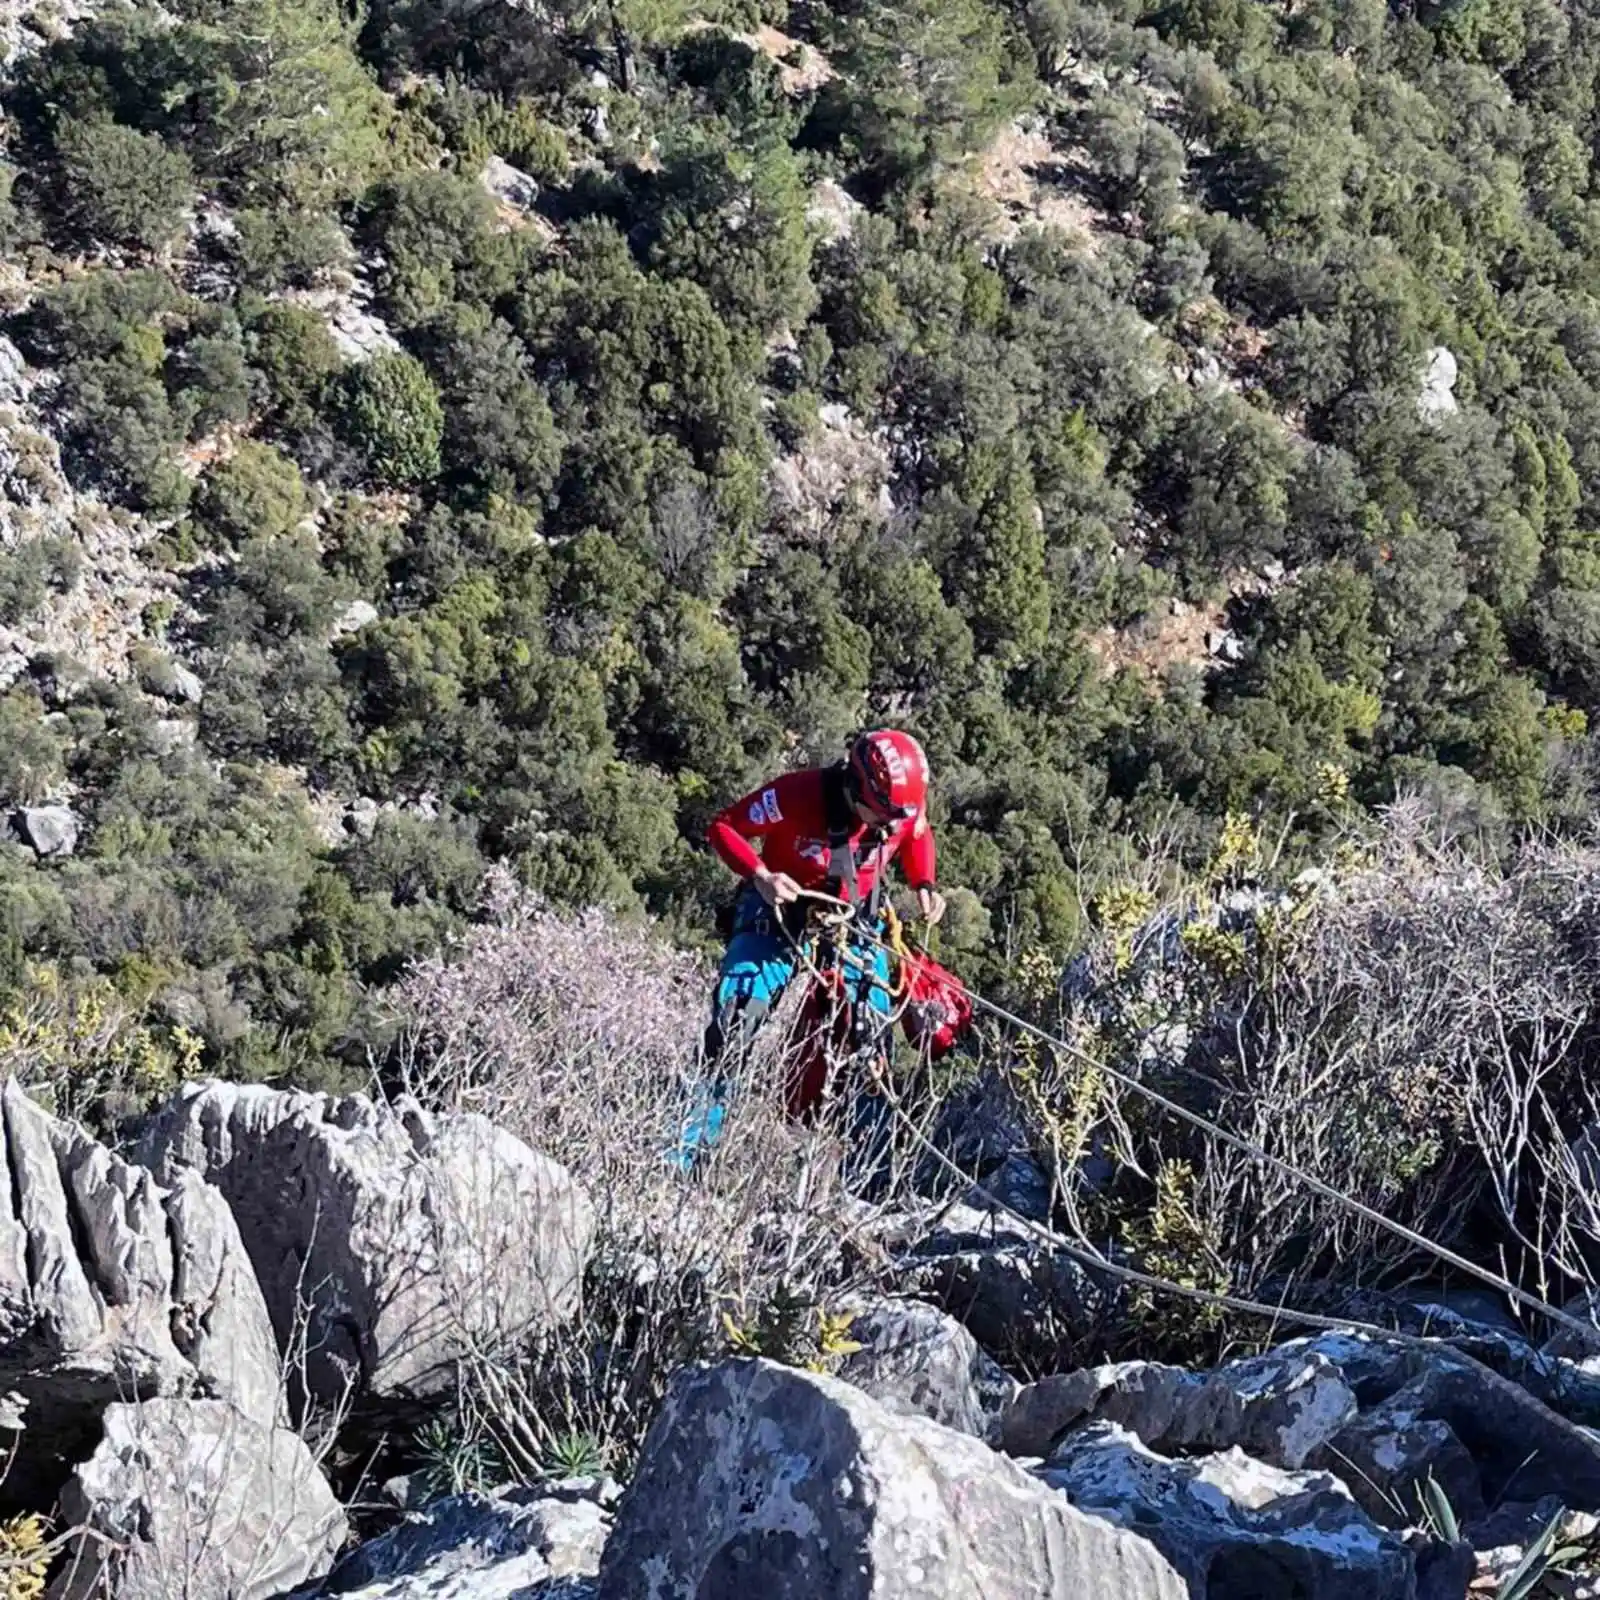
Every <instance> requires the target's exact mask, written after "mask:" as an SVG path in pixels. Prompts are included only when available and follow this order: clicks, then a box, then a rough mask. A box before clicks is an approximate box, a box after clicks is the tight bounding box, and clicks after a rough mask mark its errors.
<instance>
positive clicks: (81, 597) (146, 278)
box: [0, 0, 1600, 1104]
mask: <svg viewBox="0 0 1600 1600" xmlns="http://www.w3.org/2000/svg"><path fill="white" fill-rule="evenodd" d="M6 26H7V32H6V34H5V36H4V38H5V50H6V52H7V57H8V60H9V66H8V67H7V79H6V83H5V88H4V103H5V109H6V136H7V152H8V153H7V159H8V161H9V167H8V168H7V175H8V176H7V182H8V189H9V195H10V198H9V200H8V201H7V202H6V204H5V205H4V207H3V210H0V231H3V234H4V242H5V244H6V253H7V265H6V268H5V275H4V278H3V293H4V307H5V311H6V330H5V331H6V335H7V338H8V339H9V341H10V343H8V344H6V345H0V375H3V384H0V387H3V391H4V392H3V395H0V399H3V401H4V409H3V410H0V430H3V432H0V451H3V453H0V468H3V472H4V489H5V493H4V499H5V502H6V503H5V506H4V515H3V517H0V545H3V550H0V627H3V629H4V630H5V631H4V633H3V634H0V678H3V680H4V682H5V684H6V688H5V691H4V694H3V696H0V802H3V803H4V804H5V805H6V806H7V807H8V808H15V807H27V806H36V805H39V804H41V803H46V802H55V803H65V804H66V805H68V806H70V808H71V809H72V812H73V813H74V819H75V821H76V824H77V833H76V845H75V853H72V854H70V855H67V854H58V855H56V856H54V857H51V858H48V859H47V858H43V857H41V856H40V855H39V852H38V851H37V850H36V849H34V848H33V847H32V846H30V845H29V844H27V843H25V842H22V841H24V840H25V839H28V838H34V840H35V842H36V843H37V842H38V839H39V838H42V837H44V835H42V834H36V833H33V832H30V828H29V825H28V824H27V823H26V822H25V821H23V822H20V823H19V824H18V825H17V826H18V832H19V842H18V843H17V844H15V845H14V846H6V847H4V848H3V850H0V917H3V926H4V929H5V934H6V940H7V943H6V946H5V951H6V953H5V957H4V960H3V961H0V986H3V987H4V988H5V990H6V992H7V993H9V994H10V995H11V996H12V998H13V1001H14V1010H15V1012H16V1015H15V1016H14V1017H13V1019H12V1024H11V1026H10V1029H9V1031H8V1033H7V1034H6V1036H5V1043H6V1044H7V1045H8V1047H9V1046H11V1045H13V1044H16V1045H18V1047H20V1046H21V1045H23V1044H25V1045H26V1047H27V1048H28V1049H30V1050H33V1051H34V1052H35V1053H36V1054H37V1052H38V1051H39V1050H41V1049H44V1048H46V1043H48V1048H49V1049H50V1050H51V1051H53V1052H55V1056H56V1057H57V1058H59V1061H60V1063H61V1069H60V1070H61V1071H62V1072H63V1073H64V1074H66V1075H67V1076H68V1077H74V1076H76V1078H77V1079H79V1080H82V1081H84V1082H92V1083H93V1084H94V1086H95V1087H94V1088H93V1090H92V1091H86V1094H88V1096H89V1098H91V1099H93V1098H96V1097H100V1098H102V1099H103V1098H104V1096H105V1094H106V1093H107V1087H106V1086H108V1085H109V1086H110V1093H111V1095H112V1098H113V1100H114V1101H115V1102H116V1103H117V1104H122V1103H125V1102H126V1100H127V1098H128V1097H130V1096H131V1097H133V1098H139V1097H142V1096H145V1095H147V1094H148V1093H149V1092H150V1090H151V1089H153V1088H155V1087H158V1086H159V1085H160V1084H161V1083H162V1082H163V1081H164V1080H165V1079H166V1078H167V1077H168V1076H170V1074H171V1073H172V1072H173V1071H174V1070H175V1068H176V1067H178V1066H179V1065H181V1064H183V1063H186V1062H192V1061H198V1060H201V1059H204V1060H205V1061H206V1062H207V1063H208V1064H209V1065H210V1066H212V1067H215V1068H218V1069H220V1070H223V1071H227V1072H247V1073H270V1074H289V1075H292V1076H296V1077H299V1078H302V1079H310V1080H314V1081H317V1080H327V1079H329V1078H331V1077H337V1076H338V1075H339V1074H340V1073H341V1072H342V1071H344V1070H345V1069H346V1068H347V1067H348V1066H351V1065H354V1064H357V1063H360V1062H363V1061H365V1060H366V1059H367V1058H368V1052H369V1050H371V1049H372V1048H374V1047H377V1048H381V1047H382V1043H383V1038H384V1034H383V1025H382V1023H381V1021H380V1020H379V1018H378V1016H377V1013H376V1011H375V1008H374V1004H373V1000H374V996H375V995H376V994H377V993H378V992H379V991H381V989H382V988H383V986H384V985H385V984H387V983H388V982H390V981H391V980H392V979H393V977H394V976H395V975H396V974H397V973H398V972H399V971H400V970H401V969H402V967H403V966H404V964H405V963H406V962H407V960H409V959H410V957H411V956H413V955H414V954H416V953H417V952H420V951H423V950H428V949H432V948H436V947H437V946H438V944H439V943H440V941H441V940H442V939H443V937H444V936H445V935H446V934H447V933H448V932H449V931H450V930H451V929H453V928H455V927H458V926H459V925H460V924H461V922H462V921H463V920H464V919H465V918H467V917H469V916H470V915H471V913H472V908H473V904H474V897H475V895H476V893H477V885H478V882H479V880H480V877H481V873H482V869H483V866H484V864H485V862H486V861H488V860H490V859H503V860H505V861H508V862H509V863H511V864H512V865H513V866H514V868H515V870H516V872H517V873H518V874H519V876H521V877H522V878H523V879H524V881H526V882H527V883H529V884H531V885H532V886H534V887H536V888H538V889H540V890H542V891H544V892H546V893H548V894H549V895H551V896H552V897H554V898H555V899H557V900H560V901H569V902H575V903H588V902H595V901H609V902H613V903H615V904H618V905H621V906H624V907H636V908H647V909H648V910H650V911H651V912H653V913H655V914H657V915H659V916H661V917H663V918H665V919H666V921H667V923H668V926H669V928H670V929H671V930H672V931H674V932H675V933H677V934H680V935H682V936H686V937H690V938H704V937H705V936H706V935H707V933H708V931H709V928H710V925H711V917H712V907H713V904H714V902H715V899H716V897H717V896H718V894H719V893H720V892H721V888H722V885H721V882H720V879H719V877H718V874H717V872H716V870H715V869H714V868H713V867H712V866H711V865H710V864H709V863H708V861H707V859H706V857H705V854H704V853H703V851H701V850H700V848H699V846H698V843H697V841H698V837H699V834H700V830H701V828H702V827H703V824H704V821H705V818H706V816H707V814H708V811H709V808H710V807H711V806H712V805H713V804H714V803H715V802H717V801H718V800H719V799H720V798H722V797H724V796H726V795H728V794H730V793H733V792H737V791H738V790H739V789H740V788H741V786H743V785H745V784H746V783H747V782H749V781H750V780H752V779H753V778H754V777H755V776H756V775H758V774H759V773H761V772H763V771H766V770H770V769H771V768H772V767H774V766H777V765H781V764H783V763H785V762H788V761H792V760H802V759H815V758H818V757H825V756H827V755H828V754H830V753H831V752H832V751H833V750H834V749H835V748H836V747H837V743H838V741H839V739H840V738H841V737H842V736H843V735H844V733H845V732H846V731H847V730H848V729H850V728H852V727H854V726H857V725H859V723H860V722H862V721H864V720H867V719H871V718H878V717H884V716H891V715H892V716H894V717H896V718H897V719H900V720H903V721H905V722H906V723H907V724H908V725H910V726H911V727H912V728H914V729H915V730H916V731H917V732H918V733H919V735H921V736H922V737H923V738H924V739H925V741H926V743H927V745H928V747H929V750H930V752H931V754H932V756H933V759H934V763H935V767H936V772H937V777H938V781H939V810H938V812H937V814H936V821H937V823H938V825H939V829H940V834H941V842H942V845H943V849H944V862H945V866H944V876H945V878H946V880H947V881H948V882H949V883H950V884H951V885H952V886H953V887H956V888H958V889H959V890H960V891H961V893H959V894H958V895H957V897H956V901H955V905H954V909H953V914H952V917H951V921H950V925H949V929H948V936H947V941H946V946H945V949H946V953H947V954H948V955H949V956H950V957H951V958H952V959H953V960H955V961H957V962H958V963H960V964H963V965H964V967H965V969H966V970H968V971H969V972H970V973H972V974H973V975H975V976H977V977H979V978H980V979H985V980H988V979H992V978H995V977H997V976H998V975H1000V974H1003V973H1004V972H1005V971H1006V970H1007V969H1008V967H1009V965H1010V963H1011V961H1012V959H1013V958H1014V957H1015V956H1016V955H1018V954H1019V953H1021V952H1023V951H1026V950H1028V949H1032V948H1042V949H1043V950H1045V951H1047V952H1050V953H1052V954H1054V955H1061V954H1064V953H1065V952H1066V951H1068V950H1069V949H1071V948H1072V947H1073V946H1074V945H1075V944H1076V943H1077V942H1078V940H1079V938H1080V935H1081V932H1082V916H1083V913H1082V911H1081V909H1080V908H1081V907H1082V906H1083V905H1085V904H1087V903H1088V901H1089V900H1090V898H1091V897H1092V894H1093V892H1094V890H1095V889H1096V888H1097V887H1098V886H1099V885H1100V884H1101V883H1102V882H1103V881H1105V880H1106V878H1107V877H1108V876H1109V875H1110V874H1112V873H1114V872H1115V870H1116V869H1117V867H1118V865H1119V864H1120V863H1121V862H1122V861H1123V860H1124V859H1125V858H1126V856H1127V854H1128V853H1129V852H1130V851H1132V850H1136V849H1137V848H1138V847H1137V845H1136V844H1135V843H1134V841H1136V840H1137V838H1138V837H1139V835H1140V833H1141V831H1150V830H1155V829H1160V830H1162V831H1163V832H1164V834H1165V835H1166V836H1167V837H1168V838H1169V839H1170V840H1173V841H1175V842H1176V844H1177V846H1178V848H1179V851H1180V853H1186V854H1188V855H1189V856H1190V857H1192V858H1193V859H1196V860H1198V859H1200V858H1201V857H1202V856H1203V855H1204V854H1205V852H1206V851H1207V850H1208V849H1209V847H1210V844H1211V842H1212V840H1213V838H1214V835H1215V832H1216V829H1217V826H1218V824H1219V822H1220V819H1221V817H1222V816H1223V814H1224V813H1225V812H1226V811H1227V810H1228V809H1229V808H1230V807H1246V808H1253V809H1257V810H1259V811H1261V812H1262V813H1263V814H1264V815H1265V816H1266V817H1267V818H1268V819H1269V820H1273V821H1282V820H1288V819H1292V824H1291V825H1290V827H1289V843H1290V847H1291V848H1292V849H1294V850H1300V851H1305V852H1315V851H1316V850H1317V849H1318V848H1319V847H1320V845H1321V844H1322V843H1323V841H1325V839H1326V838H1327V837H1328V836H1329V835H1330V834H1331V833H1333V832H1335V831H1337V829H1338V828H1339V826H1340V824H1341V819H1342V818H1344V817H1345V816H1347V815H1348V809H1347V808H1349V807H1351V806H1356V805H1370V804H1374V803H1378V802H1381V801H1383V800H1385V799H1386V798H1388V797H1390V796H1391V795H1393V794H1394V793H1395V792H1396V791H1397V790H1398V789H1401V788H1406V787H1410V788H1421V789H1422V790H1424V791H1425V792H1426V793H1427V794H1429V795H1430V796H1431V797H1432V803H1433V804H1434V806H1435V808H1436V809H1438V810H1439V811H1441V812H1442V813H1444V814H1447V815H1448V816H1449V817H1450V818H1452V819H1453V820H1452V826H1455V827H1467V828H1477V829H1484V830H1488V831H1490V832H1493V830H1495V829H1498V828H1500V827H1502V826H1503V825H1505V824H1506V823H1508V822H1509V823H1517V822H1521V821H1526V820H1534V819H1537V820H1541V821H1545V822H1549V823H1552V824H1554V825H1557V826H1564V825H1567V824H1569V823H1573V822H1578V821H1581V820H1582V819H1583V818H1585V817H1586V816H1587V813H1588V811H1589V808H1590V803H1591V779H1590V776H1589V774H1590V772H1591V769H1592V767H1593V762H1592V759H1591V746H1590V741H1589V737H1588V734H1587V731H1586V729H1587V723H1586V716H1587V713H1588V711H1589V710H1590V709H1591V708H1592V704H1593V702H1594V701H1595V699H1596V696H1597V695H1600V631H1597V630H1600V620H1597V619H1600V565H1597V562H1596V556H1595V551H1594V549H1593V548H1592V544H1593V540H1592V535H1591V530H1592V529H1593V527H1594V526H1595V518H1596V504H1595V484H1596V472H1595V465H1596V461H1597V459H1600V400H1597V396H1596V390H1595V386H1594V379H1595V377H1596V375H1597V373H1600V367H1597V361H1600V354H1597V353H1600V314H1597V305H1596V299H1595V272H1594V263H1595V260H1596V253H1597V241H1596V238H1595V228H1596V218H1597V216H1600V212H1597V211H1596V206H1595V201H1594V198H1593V195H1592V175H1593V155H1592V152H1593V147H1594V141H1593V134H1594V110H1595V108H1594V78H1595V70H1596V64H1597V62H1600V41H1597V23H1596V19H1595V18H1594V16H1593V15H1592V14H1591V12H1590V10H1589V9H1588V8H1586V7H1582V6H1566V7H1561V6H1557V5H1556V4H1554V3H1553V0H1468V3H1466V4H1460V5H1451V6H1448V7H1437V8H1433V7H1397V8H1395V9H1393V10H1392V11H1391V10H1386V9H1385V8H1384V7H1383V6H1382V5H1381V4H1377V3H1372V0H1311V3H1308V4H1303V5H1296V6H1294V7H1291V8H1269V7H1266V6H1263V5H1259V4H1254V3H1248V0H1216V3H1210V0H1195V3H1189V0H1184V3H1180V4H1178V5H1174V6H1171V7H1167V8H1164V9H1159V10H1150V11H1145V10H1141V9H1140V8H1139V7H1137V6H1122V7H1118V6H1099V5H1079V4H1073V3H1070V0H1033V3H1032V4H1030V5H1027V6H1024V7H1020V8H1008V7H1005V6H1002V5H999V4H996V3H988V0H955V3H954V4H951V3H948V0H946V3H940V4H932V3H924V0H898V3H892V4H890V3H880V0H852V3H850V4H839V5H834V6H813V5H809V4H801V5H794V6H791V7H784V6H781V5H774V4H770V3H769V4H765V5H761V4H753V3H744V4H738V5H729V6H728V7H726V8H724V9H720V10H718V9H712V10H706V9H703V8H701V9H694V10H691V9H688V8H685V7H682V6H677V5H671V4H668V5H662V6H648V5H645V4H643V3H642V0H615V3H614V4H612V5H610V6H609V7H607V8H603V9H592V8H578V7H571V8H567V7H562V6H557V7H555V8H553V9H549V10H543V9H540V10H535V9H532V8H526V7H523V6H520V5H516V4H511V3H491V4H481V3H480V4H461V3H459V0H455V3H449V0H445V3H441V0H404V3H400V0H393V3H390V0H375V3H373V4H371V5H368V6H364V7H361V8H358V14H356V15H354V16H352V15H351V14H350V8H347V7H341V6H338V5H335V4H333V3H332V0H244V3H242V4H231V5H222V4H221V3H219V0H181V3H178V4H175V5H172V6H168V7H165V8H158V7H155V6H153V5H147V4H144V3H142V0H140V3H130V4H117V5H107V6H105V7H103V8H101V9H99V10H95V11H91V10H89V9H88V8H83V7H79V8H76V9H74V10H73V11H70V12H69V11H63V10H61V9H60V8H55V9H46V8H43V7H40V8H31V7H12V8H9V10H8V12H7V23H6ZM47 831H48V830H47ZM49 837H50V838H52V839H54V840H56V841H57V843H58V845H60V846H61V848H62V849H63V850H65V849H67V848H70V846H68V845H66V843H65V840H66V839H67V837H68V835H67V833H66V832H64V831H63V830H62V828H61V827H58V828H56V830H55V831H54V832H50V833H49ZM85 1000H88V1001H92V1003H93V1005H94V1006H95V1007H98V1008H99V1011H98V1013H97V1014H98V1015H101V1016H103V1017H104V1018H105V1019H106V1020H105V1021H104V1022H103V1024H101V1025H97V1027H96V1028H94V1029H84V1028H82V1027H80V1026H79V1025H78V1024H77V1023H76V1022H74V1021H73V1020H71V1019H72V1018H73V1017H74V1016H76V1015H77V1014H78V1012H79V1011H80V1010H81V1007H82V1004H83V1002H84V1001H85Z"/></svg>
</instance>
